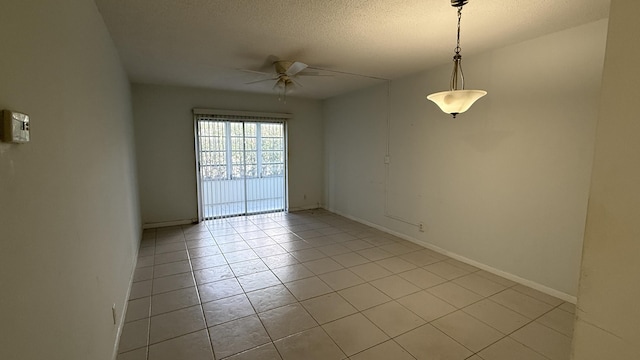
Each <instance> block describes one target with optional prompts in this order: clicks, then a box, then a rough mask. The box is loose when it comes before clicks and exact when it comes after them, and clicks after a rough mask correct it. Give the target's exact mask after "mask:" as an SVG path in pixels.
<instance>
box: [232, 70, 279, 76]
mask: <svg viewBox="0 0 640 360" xmlns="http://www.w3.org/2000/svg"><path fill="white" fill-rule="evenodd" d="M236 70H238V71H242V72H246V73H250V74H260V75H269V76H272V75H273V73H266V72H263V71H256V70H249V69H236Z"/></svg>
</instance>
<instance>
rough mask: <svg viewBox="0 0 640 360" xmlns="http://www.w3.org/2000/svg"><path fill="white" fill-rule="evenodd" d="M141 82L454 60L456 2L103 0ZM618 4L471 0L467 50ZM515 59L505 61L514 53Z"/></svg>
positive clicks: (393, 73)
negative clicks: (285, 67)
mask: <svg viewBox="0 0 640 360" xmlns="http://www.w3.org/2000/svg"><path fill="white" fill-rule="evenodd" d="M95 2H96V4H97V6H98V8H99V10H100V12H101V13H102V16H103V18H104V21H105V23H106V25H107V28H108V29H109V31H110V33H111V36H112V37H113V40H114V42H115V44H116V47H117V48H118V51H119V53H120V57H121V59H122V61H123V63H124V66H125V69H126V71H127V73H128V74H129V77H130V79H131V81H132V82H136V83H150V84H170V85H183V86H194V87H205V88H212V89H226V90H239V91H250V92H264V93H272V92H274V90H272V88H271V85H270V84H267V83H258V84H250V85H247V84H246V83H247V82H250V81H252V80H256V79H257V78H260V76H259V75H256V74H251V73H246V72H242V71H239V70H238V69H240V68H245V69H251V70H260V71H272V67H271V66H270V64H271V62H272V61H273V60H274V59H276V58H278V59H283V60H294V61H301V62H304V63H306V64H309V65H310V66H313V67H318V68H323V69H329V70H334V71H339V72H346V73H353V74H361V75H368V76H372V77H380V78H386V79H394V78H398V77H402V76H405V75H408V74H411V73H415V72H418V71H421V70H424V69H427V68H429V67H432V66H435V65H439V64H443V63H447V62H449V61H451V56H452V55H453V48H454V47H455V31H456V21H457V17H456V9H455V8H453V7H451V5H450V0H95ZM609 3H610V0H511V1H505V0H469V4H467V5H466V6H464V8H463V16H462V35H461V37H462V39H461V40H462V49H463V51H462V54H463V55H464V56H468V55H472V54H474V53H479V52H483V51H486V50H488V49H492V48H497V47H501V46H505V45H508V44H512V43H516V42H519V41H523V40H527V39H532V38H535V37H538V36H541V35H544V34H548V33H552V32H555V31H559V30H562V29H567V28H570V27H574V26H578V25H581V24H585V23H588V22H592V21H595V20H599V19H602V18H606V17H607V16H608V12H609ZM505 61H506V59H505ZM299 81H300V82H301V83H302V85H303V87H302V88H297V89H295V90H294V91H293V92H292V93H291V94H290V95H291V96H299V97H308V98H317V99H323V98H327V97H331V96H335V95H338V94H341V93H344V92H347V91H350V90H353V89H357V88H361V87H365V86H369V85H371V84H373V83H375V82H379V81H380V80H374V79H371V78H366V77H362V76H352V75H345V74H338V73H336V74H334V76H331V77H308V76H307V77H304V78H301V79H299Z"/></svg>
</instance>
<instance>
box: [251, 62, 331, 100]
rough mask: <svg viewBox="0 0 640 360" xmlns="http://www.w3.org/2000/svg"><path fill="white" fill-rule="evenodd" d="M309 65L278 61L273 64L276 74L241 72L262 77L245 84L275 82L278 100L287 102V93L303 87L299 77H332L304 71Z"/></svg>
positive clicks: (274, 86)
mask: <svg viewBox="0 0 640 360" xmlns="http://www.w3.org/2000/svg"><path fill="white" fill-rule="evenodd" d="M308 67H309V65H307V64H305V63H303V62H300V61H290V60H276V61H274V62H273V68H274V70H275V72H271V73H268V72H262V71H255V70H249V69H240V70H241V71H244V72H248V73H252V74H259V75H262V78H261V79H258V80H254V81H249V82H247V83H245V84H247V85H250V84H257V83H262V82H267V81H271V82H273V89H279V91H278V99H279V100H282V101H284V102H286V101H287V99H286V96H287V91H289V90H290V89H291V88H293V87H302V84H301V83H300V82H299V81H298V80H297V79H296V77H298V76H331V75H324V74H320V73H318V72H315V71H304V70H305V69H307V68H308Z"/></svg>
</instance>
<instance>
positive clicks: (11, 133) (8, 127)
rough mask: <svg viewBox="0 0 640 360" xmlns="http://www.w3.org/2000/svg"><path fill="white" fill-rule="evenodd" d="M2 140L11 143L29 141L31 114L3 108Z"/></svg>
mask: <svg viewBox="0 0 640 360" xmlns="http://www.w3.org/2000/svg"><path fill="white" fill-rule="evenodd" d="M0 130H1V132H2V141H4V142H11V143H18V144H20V143H26V142H29V115H27V114H22V113H19V112H15V111H10V110H2V127H1V128H0Z"/></svg>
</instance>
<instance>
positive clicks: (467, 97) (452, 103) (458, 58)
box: [427, 0, 487, 118]
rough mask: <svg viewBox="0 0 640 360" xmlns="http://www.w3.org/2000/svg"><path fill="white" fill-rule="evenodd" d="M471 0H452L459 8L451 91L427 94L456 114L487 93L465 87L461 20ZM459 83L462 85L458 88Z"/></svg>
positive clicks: (453, 4)
mask: <svg viewBox="0 0 640 360" xmlns="http://www.w3.org/2000/svg"><path fill="white" fill-rule="evenodd" d="M468 1H469V0H451V6H453V7H456V8H458V37H457V43H456V48H455V54H454V55H453V72H452V73H451V83H450V84H449V91H441V92H437V93H434V94H431V95H429V96H427V99H429V100H431V101H433V102H434V103H436V105H438V107H440V110H442V111H443V112H445V113H447V114H451V115H453V117H454V118H455V117H456V115H458V114H460V113H463V112H465V111H467V110H469V108H470V107H471V105H473V103H475V102H476V101H477V100H478V99H480V98H481V97H483V96H485V95H487V92H486V91H484V90H465V89H464V73H463V72H462V55H460V52H461V51H462V48H461V47H460V20H461V19H462V7H463V6H464V5H466V4H467V2H468ZM458 83H460V84H461V85H462V86H461V87H460V89H459V88H458Z"/></svg>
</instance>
